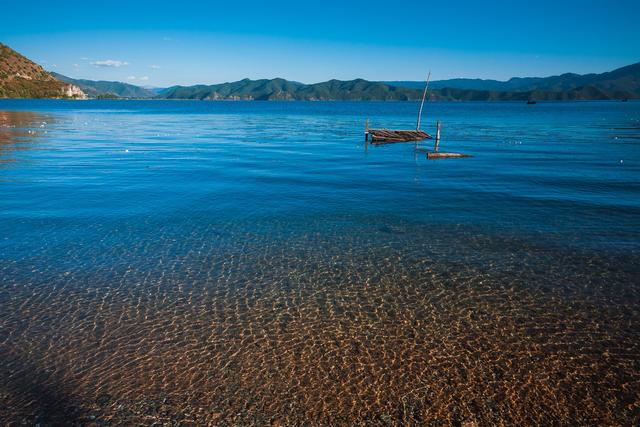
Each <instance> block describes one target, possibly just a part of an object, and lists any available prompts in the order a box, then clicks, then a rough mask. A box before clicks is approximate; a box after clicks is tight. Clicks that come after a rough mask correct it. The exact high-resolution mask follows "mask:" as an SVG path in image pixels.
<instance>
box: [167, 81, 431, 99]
mask: <svg viewBox="0 0 640 427" xmlns="http://www.w3.org/2000/svg"><path fill="white" fill-rule="evenodd" d="M420 96H421V93H420V92H419V91H416V90H412V89H407V88H400V87H395V86H389V85H386V84H384V83H379V82H369V81H366V80H362V79H357V80H349V81H341V80H329V81H327V82H323V83H315V84H309V85H307V84H303V83H298V82H292V81H288V80H284V79H279V78H278V79H271V80H266V79H263V80H249V79H244V80H240V81H237V82H232V83H221V84H216V85H196V86H174V87H170V88H167V89H165V90H163V91H160V93H159V94H158V97H161V98H166V99H203V100H222V99H228V100H256V101H270V100H291V101H293V100H300V101H348V100H353V101H373V100H377V101H407V100H416V99H419V97H420Z"/></svg>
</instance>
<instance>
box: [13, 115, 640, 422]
mask: <svg viewBox="0 0 640 427" xmlns="http://www.w3.org/2000/svg"><path fill="white" fill-rule="evenodd" d="M56 105H57V104H56ZM65 105H67V104H65ZM71 105H85V104H71ZM101 105H109V104H108V103H106V104H101ZM118 105H119V104H118ZM127 105H136V104H127ZM151 105H158V104H151ZM168 105H170V106H171V107H167V108H177V107H174V106H175V105H176V104H175V103H169V104H168ZM180 105H185V107H184V108H192V107H190V105H192V104H180ZM198 105H202V104H198ZM252 105H253V104H252ZM305 105H308V104H305ZM322 105H324V104H321V105H320V106H319V107H317V108H320V109H322V108H324V107H323V106H322ZM627 105H629V104H627ZM145 108H146V107H145ZM153 108H159V107H153ZM181 108H182V107H181ZM197 108H210V107H207V106H203V107H197ZM215 108H221V107H215ZM228 108H237V107H228ZM247 108H255V107H253V106H252V107H247ZM264 108H275V107H264ZM283 108H284V107H283ZM287 108H302V109H304V108H310V107H306V106H302V107H287ZM336 108H338V107H336ZM339 108H343V107H339ZM359 108H383V107H378V106H368V107H362V106H359ZM384 108H388V107H384ZM487 108H501V107H487ZM514 108H517V107H514ZM584 108H588V106H587V107H584ZM625 111H626V110H625ZM52 114H53V113H52ZM55 114H56V121H55V125H53V126H52V128H51V129H50V134H48V135H50V136H48V137H47V138H41V140H42V141H41V142H40V143H39V149H40V150H39V153H38V154H37V155H35V154H34V153H33V152H28V151H22V152H20V153H18V154H19V156H21V159H25V160H27V159H28V160H29V167H28V168H27V167H24V168H23V167H12V168H8V169H6V170H5V171H4V172H3V173H4V176H2V179H0V191H2V194H4V195H5V197H4V199H3V200H0V207H1V208H2V209H1V210H0V307H1V310H0V421H2V423H5V424H6V423H15V424H20V423H22V422H25V423H26V424H37V423H40V424H41V425H48V424H91V423H95V424H97V425H109V424H112V425H151V424H153V423H154V422H157V423H160V424H167V425H206V424H212V425H309V424H310V425H424V424H427V425H428V424H431V425H450V424H453V425H468V426H471V425H478V426H480V425H494V424H499V425H500V424H502V425H523V424H524V425H529V424H544V425H549V424H552V425H554V424H564V425H567V424H578V425H601V424H606V425H610V424H613V425H633V424H637V422H638V420H639V417H640V400H639V399H638V396H639V395H640V393H639V391H640V330H639V329H638V325H640V280H638V278H639V277H640V257H639V256H638V254H639V252H638V249H639V245H638V232H637V230H636V229H635V227H634V224H637V218H638V215H637V214H638V212H639V211H638V206H637V201H636V200H635V199H634V200H626V201H625V200H623V197H621V195H624V194H626V193H625V192H627V191H636V190H637V188H638V187H637V180H636V181H634V178H633V177H634V176H635V175H634V174H633V173H632V174H629V175H627V174H628V170H620V169H614V167H613V166H609V165H608V164H605V165H604V166H603V165H602V164H600V163H595V164H594V163H590V160H588V159H587V160H583V162H582V163H581V162H579V161H575V163H573V164H572V165H571V166H570V167H571V168H577V169H579V171H580V172H581V173H582V175H581V176H582V177H583V180H582V181H580V182H579V181H577V180H576V181H574V180H572V179H569V178H570V176H569V175H566V174H567V173H568V172H567V170H566V169H564V170H561V169H562V168H561V167H560V166H558V163H555V164H554V168H549V169H545V165H544V164H540V165H539V166H537V167H535V168H532V169H527V168H526V167H525V166H526V162H527V161H530V158H529V159H527V160H525V161H523V160H521V159H518V158H515V157H508V158H507V159H506V160H504V159H502V160H501V156H506V154H505V153H508V152H509V151H506V150H507V149H505V151H499V150H496V149H495V147H494V151H492V150H491V149H486V147H483V149H484V150H485V151H483V153H486V154H483V155H477V156H476V157H474V158H471V159H465V160H468V161H458V162H457V161H455V160H452V161H451V162H446V165H445V162H438V163H437V164H435V163H433V162H431V163H429V162H423V163H419V162H416V161H415V160H414V147H413V146H412V145H411V144H405V145H397V146H394V147H389V149H378V148H376V149H375V150H372V149H370V151H369V153H363V150H362V146H360V145H358V144H357V143H354V142H353V141H355V139H356V138H357V139H358V141H360V139H361V132H358V133H357V134H355V133H354V135H351V134H349V133H348V129H350V128H351V126H352V125H353V124H354V123H356V122H357V120H355V119H353V120H352V117H351V116H349V115H345V118H340V117H337V116H329V117H325V115H324V114H325V113H318V118H309V117H307V116H304V117H303V118H301V117H298V116H295V115H293V116H291V117H290V116H289V115H285V116H283V115H282V114H280V113H278V114H276V113H271V114H266V115H264V117H263V116H256V115H254V114H253V113H247V114H243V115H237V116H235V117H234V116H224V117H220V116H217V115H215V114H211V115H202V117H199V116H197V115H186V114H185V115H181V114H176V113H172V114H171V115H166V114H156V113H154V114H146V113H145V114H135V113H131V112H130V113H119V112H118V113H116V112H111V113H110V112H109V111H107V112H89V113H83V114H80V115H79V116H78V117H76V116H74V114H79V113H77V112H74V113H73V114H72V113H67V112H60V111H58V112H56V113H55ZM287 114H290V113H287ZM460 114H461V115H465V117H466V114H468V112H467V111H465V110H463V112H461V113H460ZM505 114H506V113H505ZM509 114H511V113H509ZM554 114H555V113H554ZM582 114H586V115H587V116H588V112H581V113H580V115H582ZM597 114H601V111H600V110H598V111H597ZM456 117H457V116H455V115H453V116H452V117H451V119H450V120H448V122H455V119H456ZM634 117H635V116H634ZM458 118H459V117H458ZM507 118H510V120H507V119H505V118H504V116H503V115H501V116H500V119H501V120H502V121H503V122H504V123H506V124H505V126H513V127H514V129H515V128H517V126H515V125H514V124H513V120H515V119H514V118H513V116H510V115H507ZM591 119H592V118H591V117H588V120H591ZM39 120H40V119H37V120H35V121H34V122H32V123H37V122H38V121H39ZM301 120H306V121H308V123H307V125H308V126H307V127H306V128H305V129H309V130H308V132H309V134H302V135H300V136H298V137H297V138H299V139H298V140H297V141H298V143H297V144H289V142H291V141H287V144H283V143H281V142H280V141H279V140H278V136H279V135H280V134H281V133H282V130H283V129H290V130H295V129H296V125H297V124H299V122H300V121H301ZM460 120H462V119H460ZM467 120H470V121H471V120H472V119H469V118H467ZM585 120H587V119H585ZM123 122H124V123H126V124H127V125H126V126H123V125H122V123H123ZM47 123H52V121H50V120H47ZM242 124H244V125H247V126H255V127H257V128H258V127H259V128H260V129H261V133H260V134H259V135H253V134H252V133H248V134H247V133H246V132H245V131H244V130H243V127H242V126H241V125H242ZM330 125H331V126H330ZM29 126H32V125H28V124H25V125H23V126H21V127H24V128H28V127H29ZM165 126H166V127H165ZM496 126H498V125H497V124H496ZM79 129H80V130H79ZM327 129H331V132H333V133H335V134H337V135H342V137H340V138H338V139H337V140H336V141H333V142H327V140H326V138H325V137H324V136H325V133H326V132H327ZM558 129H559V130H557V131H556V132H563V129H564V128H562V127H559V128H558ZM177 130H179V131H180V132H179V133H178V134H171V133H170V132H172V131H175V132H177ZM358 130H360V128H358ZM548 131H549V132H552V131H551V130H548ZM316 132H317V134H316ZM496 132H497V131H496ZM502 132H503V136H502V137H501V138H504V140H506V139H508V138H511V137H512V136H513V135H512V134H511V133H510V132H509V130H508V129H502ZM450 134H451V133H450ZM596 137H598V138H596ZM594 138H595V139H597V140H601V139H602V135H596V136H594ZM18 139H19V138H17V139H16V140H18ZM569 143H570V142H567V144H569ZM525 146H526V147H527V150H528V151H524V150H523V151H522V155H523V156H525V157H526V156H533V157H535V156H536V155H539V154H535V153H539V152H540V151H541V150H542V149H547V150H549V151H548V154H547V159H548V161H553V159H554V157H557V156H561V155H562V154H561V151H562V150H563V149H564V147H565V146H564V145H558V147H557V148H556V147H549V146H544V145H543V144H542V143H539V144H535V145H529V146H527V145H526V143H525ZM248 147H250V148H251V150H249V152H247V151H248V150H247V148H248ZM509 147H511V146H509ZM594 147H595V146H594ZM624 147H626V148H620V147H618V148H617V149H619V150H626V151H620V152H618V153H616V155H618V154H620V153H622V154H624V155H626V157H627V158H633V157H634V156H635V155H636V153H637V152H636V151H634V150H635V148H634V146H633V145H631V144H627V145H625V146H624ZM612 149H616V148H612ZM125 150H127V151H125ZM473 150H474V146H473V145H472V144H470V145H468V146H467V147H466V148H465V151H473ZM475 150H476V151H475V153H476V154H477V153H478V152H479V151H480V149H479V148H478V147H475ZM508 150H512V148H508ZM554 150H559V151H560V152H558V151H554ZM532 153H534V154H532ZM5 155H7V154H3V153H0V156H5ZM363 156H365V157H363ZM483 156H484V157H483ZM488 156H491V158H490V159H487V157H488ZM598 157H599V158H600V159H601V158H602V155H599V156H598ZM481 162H487V163H484V164H483V163H481ZM511 162H515V163H517V165H516V166H513V167H514V168H515V169H517V170H511V169H508V164H509V163H511ZM627 163H633V162H629V161H628V162H627ZM16 164H17V165H23V164H24V163H21V162H17V163H16ZM425 164H427V165H429V166H428V167H429V168H428V169H422V168H423V167H424V165H425ZM489 164H493V165H496V164H497V165H501V167H494V168H493V169H490V168H487V167H486V166H487V165H489ZM61 165H62V166H64V167H58V166H61ZM431 165H433V166H431ZM452 165H453V166H452ZM455 167H457V168H458V169H456V168H455ZM615 167H618V165H617V164H616V166H615ZM629 167H630V168H634V166H633V164H631V165H630V166H629ZM474 168H476V169H474ZM598 168H601V169H598ZM541 170H542V171H543V172H544V174H542V173H541V172H540V171H541ZM603 171H604V172H605V173H602V172H603ZM631 171H632V172H634V171H635V170H634V169H631ZM483 172H484V173H486V174H490V176H491V178H492V179H491V182H488V181H483V180H482V179H480V177H482V176H483V175H482V173H483ZM507 172H511V174H507V175H506V176H505V175H501V174H505V173H507ZM527 173H529V175H527ZM545 174H546V175H545ZM459 175H462V177H461V176H459ZM5 178H7V179H6V180H5ZM12 178H19V179H15V180H12ZM465 178H466V179H465ZM517 178H521V179H522V180H524V179H525V178H526V179H527V180H528V184H526V185H525V184H522V183H520V182H518V181H517ZM474 180H475V181H474ZM585 180H586V182H587V184H589V183H590V184H589V185H590V187H589V191H590V192H591V193H593V194H590V195H589V197H590V199H589V200H590V201H591V204H588V203H586V202H585V200H583V199H579V198H577V199H576V198H575V194H585V192H586V190H585V188H586V187H585V186H586V185H587V184H585ZM625 180H626V181H625ZM551 181H553V183H552V184H550V183H549V182H551ZM423 183H425V184H423ZM620 183H623V184H624V185H621V184H620ZM490 185H495V186H498V185H500V186H501V187H500V191H495V192H491V191H490V189H491V188H490V187H489V186H490ZM471 187H473V188H472V189H470V188H471ZM600 189H605V190H606V191H607V192H614V193H615V195H616V196H617V198H612V199H608V198H606V196H604V195H601V194H600V193H599V190H600ZM510 191H513V194H511V193H509V192H510ZM541 194H544V198H543V197H542V196H541ZM461 195H462V197H461ZM526 197H529V198H528V199H525V198H526ZM572 197H573V199H572ZM584 197H585V198H586V196H584ZM523 199H525V200H524V201H523ZM625 203H626V204H625ZM478 206H482V209H481V210H480V211H479V212H478ZM603 212H606V214H607V215H603V214H602V213H603ZM432 214H433V216H431V215H432Z"/></svg>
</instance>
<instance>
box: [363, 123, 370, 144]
mask: <svg viewBox="0 0 640 427" xmlns="http://www.w3.org/2000/svg"><path fill="white" fill-rule="evenodd" d="M367 141H369V119H367V120H365V122H364V142H367Z"/></svg>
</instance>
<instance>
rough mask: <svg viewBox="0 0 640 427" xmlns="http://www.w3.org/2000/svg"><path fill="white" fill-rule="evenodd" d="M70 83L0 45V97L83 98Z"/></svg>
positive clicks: (81, 93)
mask: <svg viewBox="0 0 640 427" xmlns="http://www.w3.org/2000/svg"><path fill="white" fill-rule="evenodd" d="M85 97H86V96H85V94H84V93H83V92H82V91H81V90H80V89H79V88H78V87H77V86H74V85H71V84H67V83H64V82H61V81H60V80H58V79H56V78H55V77H53V76H52V75H51V74H49V73H47V72H46V71H45V70H44V69H43V68H42V67H41V66H39V65H38V64H36V63H34V62H33V61H30V60H29V59H27V58H25V57H24V56H22V55H20V54H19V53H18V52H16V51H15V50H13V49H11V48H10V47H8V46H6V45H4V44H2V43H0V98H85Z"/></svg>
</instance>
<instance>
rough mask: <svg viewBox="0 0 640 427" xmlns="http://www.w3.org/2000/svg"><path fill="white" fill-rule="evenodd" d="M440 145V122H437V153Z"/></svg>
mask: <svg viewBox="0 0 640 427" xmlns="http://www.w3.org/2000/svg"><path fill="white" fill-rule="evenodd" d="M439 144H440V120H438V121H437V122H436V147H435V151H438V145H439Z"/></svg>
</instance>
